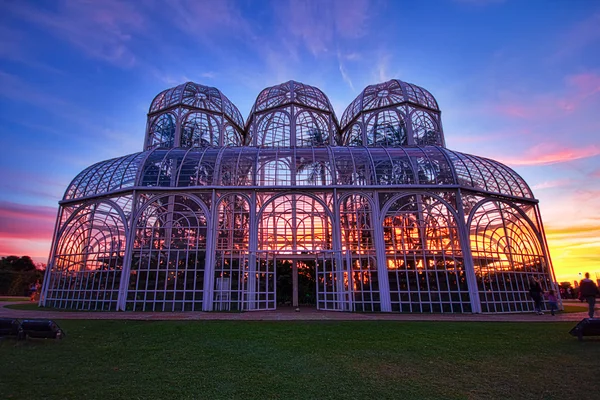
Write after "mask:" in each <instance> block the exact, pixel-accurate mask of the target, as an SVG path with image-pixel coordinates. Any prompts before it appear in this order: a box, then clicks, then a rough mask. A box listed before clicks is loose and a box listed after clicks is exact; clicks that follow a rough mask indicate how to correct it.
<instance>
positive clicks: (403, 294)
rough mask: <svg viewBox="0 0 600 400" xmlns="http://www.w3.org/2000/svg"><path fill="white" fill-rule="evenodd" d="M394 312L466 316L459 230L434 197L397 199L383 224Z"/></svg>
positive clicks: (466, 295) (466, 294) (445, 207)
mask: <svg viewBox="0 0 600 400" xmlns="http://www.w3.org/2000/svg"><path fill="white" fill-rule="evenodd" d="M383 235H384V241H385V253H386V258H387V259H386V263H387V269H388V280H389V284H390V296H391V303H392V311H401V312H470V311H471V303H470V298H469V290H468V285H467V278H466V274H465V270H464V264H463V253H462V251H461V247H460V242H459V237H458V226H457V222H456V219H455V217H454V214H453V213H452V211H451V209H450V208H449V207H448V205H447V204H445V203H443V202H441V201H440V200H439V199H437V198H436V197H433V196H427V195H416V194H415V195H410V196H403V197H399V198H396V199H395V200H393V202H392V203H391V204H390V206H389V208H388V210H387V212H386V213H385V217H384V219H383Z"/></svg>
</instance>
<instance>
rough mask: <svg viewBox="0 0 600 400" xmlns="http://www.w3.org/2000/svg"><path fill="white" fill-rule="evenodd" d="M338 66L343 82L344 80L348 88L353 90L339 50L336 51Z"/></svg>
mask: <svg viewBox="0 0 600 400" xmlns="http://www.w3.org/2000/svg"><path fill="white" fill-rule="evenodd" d="M338 67H339V69H340V74H341V75H342V79H343V80H344V82H346V83H347V84H348V86H349V87H350V89H352V91H355V90H354V85H353V84H352V79H350V76H349V75H348V72H347V71H346V68H345V67H344V63H343V62H342V57H341V55H340V52H339V51H338Z"/></svg>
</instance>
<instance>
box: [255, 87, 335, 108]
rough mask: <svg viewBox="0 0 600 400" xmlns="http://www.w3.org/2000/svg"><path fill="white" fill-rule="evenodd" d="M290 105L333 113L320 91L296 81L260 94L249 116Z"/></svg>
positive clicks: (269, 88) (325, 97)
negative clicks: (294, 104)
mask: <svg viewBox="0 0 600 400" xmlns="http://www.w3.org/2000/svg"><path fill="white" fill-rule="evenodd" d="M290 103H296V104H300V105H303V106H306V107H310V108H315V109H318V110H321V111H325V112H329V113H332V114H333V113H334V111H333V107H332V106H331V103H330V102H329V99H328V98H327V96H326V95H325V93H323V92H322V91H321V89H319V88H316V87H314V86H309V85H305V84H303V83H300V82H296V81H288V82H285V83H282V84H280V85H276V86H271V87H268V88H266V89H264V90H263V91H262V92H260V94H259V95H258V97H257V98H256V102H255V103H254V106H253V107H252V111H251V112H250V114H253V113H258V112H262V111H265V110H269V109H271V108H275V107H280V106H284V105H286V104H290Z"/></svg>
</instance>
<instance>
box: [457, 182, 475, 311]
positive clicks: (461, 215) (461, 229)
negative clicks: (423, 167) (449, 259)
mask: <svg viewBox="0 0 600 400" xmlns="http://www.w3.org/2000/svg"><path fill="white" fill-rule="evenodd" d="M456 207H457V208H458V210H456V211H457V212H458V219H459V220H458V221H456V225H457V228H458V237H459V239H460V247H461V249H462V251H463V264H464V268H465V275H466V277H467V286H468V287H469V300H470V301H471V312H473V313H474V314H479V313H481V300H480V299H479V289H478V288H477V277H476V276H475V264H474V263H473V255H472V254H471V239H470V234H469V226H468V225H467V218H465V212H464V206H463V202H462V192H461V190H460V189H458V190H457V192H456Z"/></svg>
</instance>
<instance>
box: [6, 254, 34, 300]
mask: <svg viewBox="0 0 600 400" xmlns="http://www.w3.org/2000/svg"><path fill="white" fill-rule="evenodd" d="M39 267H40V268H38V266H36V265H35V264H34V262H33V260H31V258H30V257H29V256H23V257H18V256H8V257H2V258H0V295H3V296H28V295H29V294H30V289H29V288H30V287H31V286H32V285H35V283H36V282H37V281H40V282H41V281H42V279H43V278H44V271H43V269H41V268H42V267H44V265H39Z"/></svg>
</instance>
